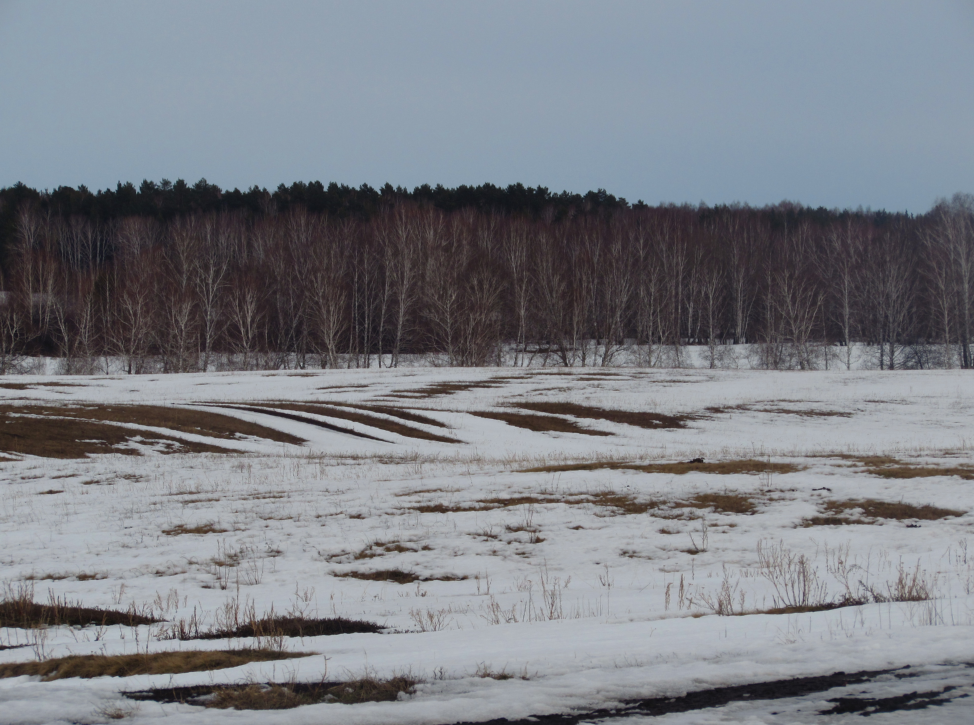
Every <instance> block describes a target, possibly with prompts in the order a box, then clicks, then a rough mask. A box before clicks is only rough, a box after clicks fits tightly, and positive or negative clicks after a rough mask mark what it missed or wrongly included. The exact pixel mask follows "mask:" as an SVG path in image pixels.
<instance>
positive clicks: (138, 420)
mask: <svg viewBox="0 0 974 725" xmlns="http://www.w3.org/2000/svg"><path fill="white" fill-rule="evenodd" d="M69 410H72V411H75V410H76V411H77V414H76V416H75V417H80V418H85V419H88V420H98V421H102V422H106V423H107V422H111V423H123V424H127V425H148V426H153V427H155V428H166V429H168V430H174V431H179V432H180V433H191V434H195V435H202V436H209V437H211V438H222V439H225V440H239V439H241V438H245V437H250V438H264V439H266V440H271V441H275V442H276V443H291V444H293V445H301V444H302V443H305V440H304V439H302V438H298V437H297V436H293V435H290V434H289V433H283V432H281V431H279V430H274V429H273V428H268V427H267V426H263V425H258V424H257V423H248V422H247V421H245V420H240V419H239V418H234V417H232V416H229V415H222V414H220V413H213V412H210V411H205V410H196V409H195V408H176V407H169V406H162V405H99V406H85V407H84V408H71V409H69Z"/></svg>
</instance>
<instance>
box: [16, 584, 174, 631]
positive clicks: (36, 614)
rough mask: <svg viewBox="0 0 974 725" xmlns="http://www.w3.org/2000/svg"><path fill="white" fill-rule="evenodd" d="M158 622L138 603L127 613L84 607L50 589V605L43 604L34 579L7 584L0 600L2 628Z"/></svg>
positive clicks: (130, 624)
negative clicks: (36, 593)
mask: <svg viewBox="0 0 974 725" xmlns="http://www.w3.org/2000/svg"><path fill="white" fill-rule="evenodd" d="M158 621H159V620H158V619H155V618H153V617H151V616H149V615H148V613H146V612H144V611H139V610H138V609H137V608H136V607H135V606H132V607H130V608H129V609H128V610H127V611H124V612H123V611H120V610H116V609H99V608H95V607H83V606H81V605H80V604H74V603H72V602H69V601H68V600H67V599H64V598H62V597H58V596H56V595H55V594H54V592H49V594H48V601H47V603H46V604H40V603H38V602H35V601H34V583H33V582H32V581H30V582H26V583H23V584H18V585H11V584H7V585H5V586H4V590H3V599H2V600H0V627H19V628H21V629H34V628H38V627H58V626H62V625H70V626H74V627H86V626H88V625H98V626H108V625H115V624H121V625H125V626H129V627H135V626H138V625H140V624H155V623H156V622H158Z"/></svg>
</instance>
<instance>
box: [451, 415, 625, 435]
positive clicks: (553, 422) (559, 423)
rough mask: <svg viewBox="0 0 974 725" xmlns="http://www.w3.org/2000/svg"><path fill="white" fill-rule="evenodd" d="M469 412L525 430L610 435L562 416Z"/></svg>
mask: <svg viewBox="0 0 974 725" xmlns="http://www.w3.org/2000/svg"><path fill="white" fill-rule="evenodd" d="M470 413H471V415H476V416H477V417H479V418H490V419H491V420H500V421H503V422H504V423H507V424H508V425H513V426H514V427H516V428H524V429H525V430H530V431H534V432H536V433H581V434H583V435H590V436H610V435H612V433H607V432H605V431H601V430H589V429H587V428H582V427H580V426H579V425H578V424H577V423H575V422H574V421H570V420H565V419H564V418H556V417H555V416H548V415H531V414H528V413H506V412H505V413H494V412H486V411H483V412H474V411H470Z"/></svg>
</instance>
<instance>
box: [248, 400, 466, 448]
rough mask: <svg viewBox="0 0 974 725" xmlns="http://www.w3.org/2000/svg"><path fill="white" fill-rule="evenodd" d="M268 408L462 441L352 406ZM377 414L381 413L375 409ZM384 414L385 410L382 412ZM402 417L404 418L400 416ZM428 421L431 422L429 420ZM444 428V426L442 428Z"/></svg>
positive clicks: (406, 434)
mask: <svg viewBox="0 0 974 725" xmlns="http://www.w3.org/2000/svg"><path fill="white" fill-rule="evenodd" d="M267 405H268V407H272V408H276V409H280V410H293V411H297V412H299V413H311V414H312V415H324V416H328V417H329V418H338V419H340V420H347V421H350V422H352V423H359V424H361V425H367V426H369V427H371V428H378V429H379V430H384V431H386V432H387V433H395V434H396V435H401V436H403V437H405V438H416V439H419V440H424V441H435V442H437V443H459V442H460V441H458V440H456V439H454V438H447V437H446V436H441V435H437V434H436V433H429V432H427V431H425V430H422V429H421V428H413V427H412V426H408V425H403V424H402V423H397V422H396V421H394V420H389V419H387V418H377V417H376V416H374V415H368V414H367V413H363V412H361V409H357V410H356V409H351V410H350V409H349V408H351V407H352V406H342V407H338V405H333V404H320V403H269V404H267ZM386 409H387V410H395V409H394V408H386ZM373 410H375V412H380V411H379V410H376V409H375V408H373ZM382 412H384V410H383V411H382ZM399 417H402V416H399ZM412 417H414V418H423V416H412ZM426 420H429V418H427V419H426ZM441 427H442V426H441Z"/></svg>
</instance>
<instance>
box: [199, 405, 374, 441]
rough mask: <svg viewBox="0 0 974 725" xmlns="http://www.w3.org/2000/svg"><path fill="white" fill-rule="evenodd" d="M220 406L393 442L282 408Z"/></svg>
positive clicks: (359, 436) (360, 436) (357, 436)
mask: <svg viewBox="0 0 974 725" xmlns="http://www.w3.org/2000/svg"><path fill="white" fill-rule="evenodd" d="M218 407H220V408H229V409H230V410H246V411H248V412H250V413H260V414H262V415H273V416H275V417H277V418H286V419H287V420H294V421H297V422H298V423H307V424H308V425H314V426H317V427H318V428H324V429H326V430H330V431H334V432H335V433H346V434H348V435H350V436H355V437H356V438H368V439H369V440H372V441H379V443H392V441H387V440H385V439H383V438H376V437H375V436H370V435H369V434H368V433H359V432H358V431H355V430H351V429H349V428H342V427H341V426H338V425H332V424H331V423H325V422H324V421H322V420H314V419H313V418H306V417H304V416H303V415H296V414H295V413H285V412H284V411H281V410H274V409H272V408H251V407H250V406H246V405H220V406H218Z"/></svg>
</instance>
